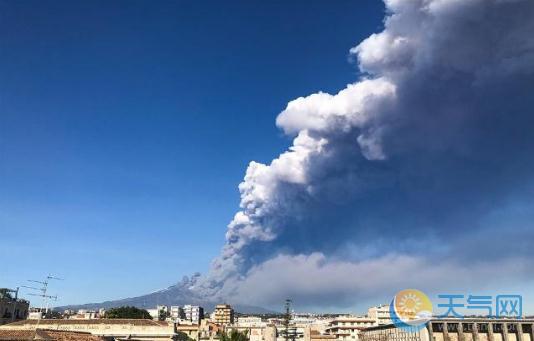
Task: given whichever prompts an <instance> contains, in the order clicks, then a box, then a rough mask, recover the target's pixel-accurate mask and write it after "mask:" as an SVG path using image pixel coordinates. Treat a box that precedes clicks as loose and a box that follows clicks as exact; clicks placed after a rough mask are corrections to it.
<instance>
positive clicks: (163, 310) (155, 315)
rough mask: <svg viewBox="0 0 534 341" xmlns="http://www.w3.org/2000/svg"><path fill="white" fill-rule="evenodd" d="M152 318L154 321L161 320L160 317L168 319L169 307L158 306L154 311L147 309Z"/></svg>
mask: <svg viewBox="0 0 534 341" xmlns="http://www.w3.org/2000/svg"><path fill="white" fill-rule="evenodd" d="M146 311H147V312H148V313H149V314H150V317H152V319H153V320H156V321H157V320H159V319H160V317H167V316H168V314H169V307H167V306H166V305H158V306H156V308H154V309H147V310H146Z"/></svg>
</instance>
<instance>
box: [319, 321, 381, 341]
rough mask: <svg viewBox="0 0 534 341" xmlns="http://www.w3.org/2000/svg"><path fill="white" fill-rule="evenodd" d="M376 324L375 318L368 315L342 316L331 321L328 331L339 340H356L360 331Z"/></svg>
mask: <svg viewBox="0 0 534 341" xmlns="http://www.w3.org/2000/svg"><path fill="white" fill-rule="evenodd" d="M375 325H377V324H376V322H375V320H374V319H371V318H368V317H356V316H340V317H337V318H335V319H333V320H332V321H331V322H330V326H329V327H328V328H327V329H326V333H328V334H330V335H335V336H336V339H337V340H339V341H356V340H358V334H359V333H360V331H362V330H364V329H365V328H369V327H372V326H375Z"/></svg>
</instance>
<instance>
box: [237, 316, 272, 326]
mask: <svg viewBox="0 0 534 341" xmlns="http://www.w3.org/2000/svg"><path fill="white" fill-rule="evenodd" d="M235 324H236V326H237V327H265V326H267V322H263V321H262V319H261V317H257V316H239V317H236V323H235Z"/></svg>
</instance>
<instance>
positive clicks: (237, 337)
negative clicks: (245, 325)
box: [219, 329, 249, 341]
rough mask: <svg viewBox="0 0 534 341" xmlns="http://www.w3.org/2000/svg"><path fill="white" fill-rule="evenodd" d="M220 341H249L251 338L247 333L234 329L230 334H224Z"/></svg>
mask: <svg viewBox="0 0 534 341" xmlns="http://www.w3.org/2000/svg"><path fill="white" fill-rule="evenodd" d="M219 341H249V337H248V333H247V332H246V331H244V332H240V331H237V330H236V329H232V330H231V331H230V332H229V333H222V334H221V337H220V339H219Z"/></svg>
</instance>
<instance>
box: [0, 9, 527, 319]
mask: <svg viewBox="0 0 534 341" xmlns="http://www.w3.org/2000/svg"><path fill="white" fill-rule="evenodd" d="M532 32H534V2H532V1H529V0H465V1H457V0H450V1H445V0H386V1H385V2H381V1H372V0H369V1H354V0H352V1H351V0H337V1H323V0H317V1H300V0H299V1H262V2H260V1H230V2H226V1H224V2H222V1H221V2H218V1H208V2H189V1H156V2H149V1H79V2H72V1H50V2H38V1H24V2H22V1H20V2H17V1H2V2H0V42H1V43H2V45H1V47H0V49H1V51H2V53H1V54H0V75H1V78H0V80H1V81H0V165H1V167H0V224H1V226H2V237H1V238H0V256H1V257H2V259H5V260H6V262H4V265H3V266H2V267H1V268H0V286H2V287H4V286H5V287H13V288H14V287H18V286H20V285H22V284H24V283H26V281H27V279H40V278H43V277H44V276H46V275H47V274H54V275H57V276H59V277H61V278H63V279H64V280H61V281H57V282H55V283H54V290H55V291H57V294H58V301H57V302H54V303H53V305H57V306H67V305H79V304H84V303H98V302H103V301H109V300H117V299H123V298H129V297H136V296H142V295H146V294H149V293H151V292H155V291H159V290H165V289H166V288H167V287H170V286H173V285H176V286H177V287H179V286H180V285H182V286H183V290H187V293H188V295H191V297H193V298H194V299H198V300H206V301H209V302H228V303H231V304H235V305H238V306H239V305H247V306H254V307H261V308H263V309H267V310H275V311H280V310H281V309H282V305H283V303H284V300H285V299H286V298H291V299H292V300H293V305H294V308H295V309H296V310H298V311H308V312H356V313H363V312H367V309H368V307H370V306H374V305H378V304H382V303H389V302H390V301H391V299H392V297H393V296H394V295H395V293H396V292H398V291H399V290H402V289H406V288H417V289H419V290H422V291H424V292H425V293H426V294H428V295H429V296H430V297H434V296H436V295H438V294H444V293H445V294H451V293H462V294H471V293H473V294H476V295H499V294H503V293H504V294H512V293H513V294H519V295H522V299H523V303H522V304H523V311H524V312H525V313H529V314H532V313H534V298H533V295H532V288H533V287H534V275H533V272H532V269H533V267H534V262H533V258H532V257H533V251H532V244H533V242H534V229H533V227H532V221H534V206H533V203H534V201H533V200H532V199H533V195H534V183H533V180H534V159H533V158H532V155H533V154H534V134H533V133H532V131H533V128H534V115H533V111H532V108H533V103H532V102H533V101H534V97H533V96H532V91H533V89H534V35H533V34H532ZM184 276H187V278H185V279H182V278H183V277H184ZM23 282H24V283H23ZM177 283H178V284H177ZM180 288H181V287H180ZM180 290H181V289H180ZM182 292H184V291H182ZM55 293H56V292H54V294H55ZM27 294H28V291H26V292H25V291H24V290H23V291H22V292H21V295H22V297H28V296H27ZM25 295H26V296H25ZM161 303H162V304H163V303H165V302H161Z"/></svg>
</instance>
